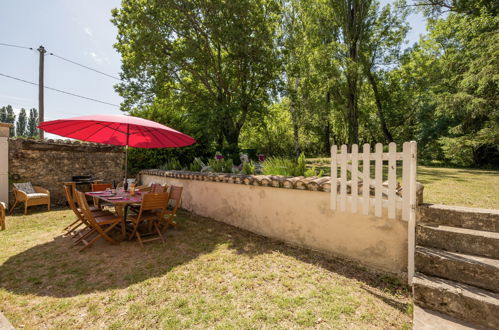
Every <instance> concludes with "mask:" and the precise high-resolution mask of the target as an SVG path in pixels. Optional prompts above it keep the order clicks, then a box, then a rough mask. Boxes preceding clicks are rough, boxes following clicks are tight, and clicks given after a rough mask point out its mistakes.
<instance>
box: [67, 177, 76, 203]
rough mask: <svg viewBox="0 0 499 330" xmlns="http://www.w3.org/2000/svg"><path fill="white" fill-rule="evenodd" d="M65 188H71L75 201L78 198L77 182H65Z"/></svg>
mask: <svg viewBox="0 0 499 330" xmlns="http://www.w3.org/2000/svg"><path fill="white" fill-rule="evenodd" d="M64 186H68V187H70V188H71V196H72V197H73V200H74V199H75V198H76V196H75V190H76V182H73V181H69V182H64Z"/></svg>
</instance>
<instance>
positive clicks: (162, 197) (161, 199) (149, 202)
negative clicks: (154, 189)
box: [140, 192, 169, 211]
mask: <svg viewBox="0 0 499 330" xmlns="http://www.w3.org/2000/svg"><path fill="white" fill-rule="evenodd" d="M168 198H169V194H168V193H167V192H160V193H147V194H144V195H143V196H142V203H141V204H140V210H141V211H151V210H163V209H165V208H166V206H167V205H168Z"/></svg>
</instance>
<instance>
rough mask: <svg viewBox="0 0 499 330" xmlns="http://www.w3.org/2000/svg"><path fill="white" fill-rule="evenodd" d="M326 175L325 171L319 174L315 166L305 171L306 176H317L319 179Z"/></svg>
mask: <svg viewBox="0 0 499 330" xmlns="http://www.w3.org/2000/svg"><path fill="white" fill-rule="evenodd" d="M323 175H324V170H320V171H319V172H317V170H316V168H315V166H312V167H311V168H308V169H306V170H305V174H304V176H306V177H309V176H317V177H322V176H323Z"/></svg>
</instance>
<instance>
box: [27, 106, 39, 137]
mask: <svg viewBox="0 0 499 330" xmlns="http://www.w3.org/2000/svg"><path fill="white" fill-rule="evenodd" d="M37 126H38V110H36V109H35V108H33V109H30V110H29V118H28V127H27V133H26V134H27V135H28V136H31V137H35V136H37V135H38V128H37Z"/></svg>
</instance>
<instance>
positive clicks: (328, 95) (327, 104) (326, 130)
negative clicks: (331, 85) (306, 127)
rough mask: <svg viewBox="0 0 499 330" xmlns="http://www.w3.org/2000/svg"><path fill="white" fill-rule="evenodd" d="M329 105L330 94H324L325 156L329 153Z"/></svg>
mask: <svg viewBox="0 0 499 330" xmlns="http://www.w3.org/2000/svg"><path fill="white" fill-rule="evenodd" d="M330 105H331V93H330V92H327V93H326V109H327V111H326V116H327V118H326V120H325V124H324V152H325V154H326V155H329V154H330V153H331V122H330V121H329V107H330Z"/></svg>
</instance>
